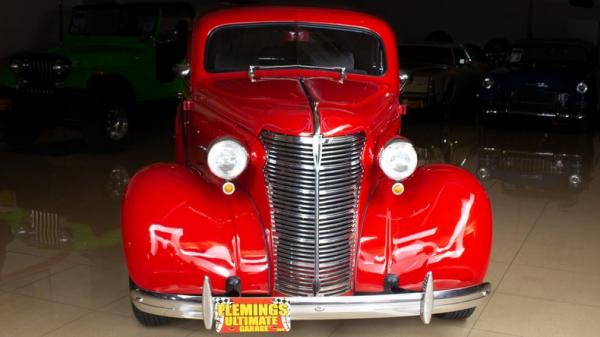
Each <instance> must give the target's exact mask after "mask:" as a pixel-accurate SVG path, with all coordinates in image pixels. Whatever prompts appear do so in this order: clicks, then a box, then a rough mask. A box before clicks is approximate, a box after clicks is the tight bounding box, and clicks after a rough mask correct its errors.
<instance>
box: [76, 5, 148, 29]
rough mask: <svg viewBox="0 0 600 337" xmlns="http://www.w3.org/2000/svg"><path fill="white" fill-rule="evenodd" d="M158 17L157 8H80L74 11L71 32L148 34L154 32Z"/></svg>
mask: <svg viewBox="0 0 600 337" xmlns="http://www.w3.org/2000/svg"><path fill="white" fill-rule="evenodd" d="M134 9H135V10H134ZM157 17H158V10H157V9H156V8H142V7H139V8H126V7H116V6H113V7H99V8H79V9H75V11H74V12H73V17H72V20H71V29H70V32H71V34H73V35H121V36H147V35H151V34H152V33H153V32H154V30H155V28H156V21H157Z"/></svg>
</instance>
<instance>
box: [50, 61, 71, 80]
mask: <svg viewBox="0 0 600 337" xmlns="http://www.w3.org/2000/svg"><path fill="white" fill-rule="evenodd" d="M70 70H71V63H70V62H69V61H68V60H65V59H62V58H59V59H56V60H55V61H54V64H52V71H53V72H54V73H55V74H56V75H57V76H59V77H64V76H66V75H67V74H68V73H69V71H70Z"/></svg>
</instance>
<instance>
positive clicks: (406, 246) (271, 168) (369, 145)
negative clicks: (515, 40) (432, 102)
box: [122, 7, 492, 332]
mask: <svg viewBox="0 0 600 337" xmlns="http://www.w3.org/2000/svg"><path fill="white" fill-rule="evenodd" d="M396 53H397V52H396V45H395V36H394V34H393V32H392V30H391V29H390V27H389V26H388V25H387V24H386V23H385V22H383V21H381V20H379V19H377V18H375V17H372V16H369V15H366V14H362V13H357V12H353V11H346V10H332V9H317V8H295V7H248V8H232V9H224V10H219V11H215V12H212V13H209V14H207V15H205V16H203V17H202V18H200V19H199V20H198V21H197V22H196V23H195V27H194V30H193V36H192V38H191V41H190V48H189V51H188V60H189V62H190V64H189V68H188V67H183V69H182V74H183V75H185V76H186V77H187V81H188V85H187V92H186V93H185V94H184V97H185V98H184V100H183V102H182V104H181V108H180V110H179V112H178V114H177V118H176V123H175V155H176V161H175V163H163V164H156V165H152V166H150V167H148V168H145V169H143V170H142V171H140V172H139V173H137V175H136V176H135V177H134V178H132V180H131V181H130V183H129V185H128V188H127V190H126V192H125V196H124V201H123V211H122V228H123V245H124V249H125V255H126V261H127V268H128V271H129V274H130V277H131V301H132V303H133V310H134V313H135V315H136V317H137V319H138V320H139V321H140V322H141V323H142V324H145V325H158V324H164V323H166V322H167V318H168V317H176V318H190V319H200V320H204V324H205V326H206V328H208V329H210V328H212V327H216V329H217V330H218V331H221V332H232V331H235V332H238V331H242V332H243V331H285V330H289V328H290V320H292V321H293V320H320V319H355V318H377V317H402V316H421V318H422V320H423V322H424V323H429V322H430V320H431V317H432V315H433V314H436V315H438V316H441V317H445V318H455V319H462V318H466V317H468V316H469V315H471V313H472V312H473V310H474V308H475V307H476V306H477V305H478V304H480V303H481V301H482V300H483V299H484V298H485V297H486V296H487V295H488V294H489V293H490V285H489V284H488V283H485V282H484V276H485V274H486V270H487V266H488V261H489V256H490V245H491V236H492V220H491V210H490V204H489V201H488V198H487V196H486V193H485V191H484V189H483V188H482V186H481V185H480V184H479V183H478V181H477V179H476V178H475V177H473V176H472V175H471V174H470V173H468V172H466V171H464V170H462V169H460V168H457V167H453V166H449V165H430V166H425V167H420V168H417V155H416V152H415V150H414V148H413V146H412V144H411V142H410V141H409V140H408V139H406V138H404V137H402V136H401V135H400V131H401V127H400V126H401V119H400V117H401V115H403V114H404V112H405V108H404V106H402V105H400V104H399V93H400V88H399V69H398V68H399V67H398V59H397V55H396Z"/></svg>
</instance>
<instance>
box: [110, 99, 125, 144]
mask: <svg viewBox="0 0 600 337" xmlns="http://www.w3.org/2000/svg"><path fill="white" fill-rule="evenodd" d="M104 127H105V131H106V135H107V136H108V138H109V139H110V140H113V141H119V140H122V139H123V138H125V136H127V132H128V131H129V116H127V110H126V109H125V108H124V107H122V106H114V107H112V108H111V109H110V110H109V111H108V113H107V114H106V119H105V120H104Z"/></svg>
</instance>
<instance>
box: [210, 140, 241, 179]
mask: <svg viewBox="0 0 600 337" xmlns="http://www.w3.org/2000/svg"><path fill="white" fill-rule="evenodd" d="M207 161H208V168H209V169H210V171H211V172H212V173H213V174H214V175H216V176H217V177H219V178H221V179H225V180H232V179H235V178H237V177H238V176H239V175H240V174H242V172H244V169H246V166H247V165H248V152H246V149H245V148H244V147H243V146H242V144H240V143H239V142H238V141H236V140H234V139H231V138H225V139H221V140H219V141H216V142H215V143H214V144H213V145H212V146H211V147H210V149H208V159H207Z"/></svg>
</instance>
